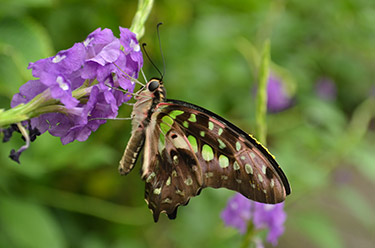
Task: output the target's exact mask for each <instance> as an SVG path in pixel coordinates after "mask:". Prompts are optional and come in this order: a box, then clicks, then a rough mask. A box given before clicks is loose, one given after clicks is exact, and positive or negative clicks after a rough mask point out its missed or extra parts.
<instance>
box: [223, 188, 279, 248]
mask: <svg viewBox="0 0 375 248" xmlns="http://www.w3.org/2000/svg"><path fill="white" fill-rule="evenodd" d="M221 218H222V219H223V221H224V223H225V225H227V226H232V227H235V228H237V229H238V230H239V231H240V233H242V234H244V233H245V232H246V229H247V224H248V222H249V221H250V220H252V222H253V223H254V226H255V228H256V229H264V228H267V229H268V230H269V231H268V235H267V241H268V242H269V243H271V244H272V245H274V246H275V245H277V240H278V238H279V237H280V235H281V234H283V232H284V222H285V220H286V213H285V212H284V204H283V203H279V204H275V205H270V204H263V203H258V202H253V201H251V200H249V199H247V198H246V197H244V196H243V195H241V194H239V193H237V194H236V195H235V196H234V197H232V198H231V199H230V200H229V201H228V204H227V207H226V208H225V209H224V210H223V212H222V213H221Z"/></svg>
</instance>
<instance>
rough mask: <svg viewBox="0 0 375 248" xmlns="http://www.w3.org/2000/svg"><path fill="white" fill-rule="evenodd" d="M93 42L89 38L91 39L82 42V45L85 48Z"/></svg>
mask: <svg viewBox="0 0 375 248" xmlns="http://www.w3.org/2000/svg"><path fill="white" fill-rule="evenodd" d="M93 40H94V37H91V38H87V39H86V40H85V41H84V42H83V45H85V47H87V46H88V45H89V44H90V42H91V41H93Z"/></svg>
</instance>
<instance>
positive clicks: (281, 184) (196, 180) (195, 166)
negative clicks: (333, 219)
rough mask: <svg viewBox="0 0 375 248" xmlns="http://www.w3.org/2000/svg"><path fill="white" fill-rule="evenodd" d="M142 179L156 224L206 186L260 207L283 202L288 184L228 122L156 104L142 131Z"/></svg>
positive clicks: (192, 108) (197, 110)
mask: <svg viewBox="0 0 375 248" xmlns="http://www.w3.org/2000/svg"><path fill="white" fill-rule="evenodd" d="M142 175H143V179H144V180H145V181H146V201H147V202H148V204H149V208H150V209H151V210H152V211H153V214H154V219H155V221H157V219H158V216H159V213H160V212H163V211H165V212H166V213H167V215H168V216H169V217H170V218H174V217H175V216H176V211H177V207H178V206H179V205H184V204H187V202H188V201H189V199H190V198H191V197H193V196H195V195H197V194H199V192H200V190H201V189H202V188H205V187H213V188H221V187H224V188H228V189H231V190H235V191H237V192H239V193H241V194H243V195H244V196H246V197H247V198H249V199H252V200H255V201H258V202H263V203H278V202H282V201H284V199H285V197H286V195H288V194H290V187H289V183H288V181H287V179H286V176H285V175H284V173H283V171H282V170H281V169H280V167H279V166H278V164H277V163H276V161H275V159H274V157H273V156H272V155H271V154H270V153H269V152H268V150H267V149H266V148H265V147H263V146H262V145H261V144H260V143H258V142H257V141H256V140H255V139H254V138H253V137H251V136H249V135H248V134H246V133H245V132H243V131H242V130H241V129H239V128H238V127H236V126H235V125H233V124H232V123H230V122H228V121H226V120H224V119H223V118H221V117H220V116H218V115H216V114H214V113H212V112H210V111H208V110H206V109H203V108H201V107H198V106H196V105H193V104H190V103H186V102H182V101H177V100H168V101H166V102H162V103H159V104H158V106H157V108H156V109H155V112H154V114H153V115H152V116H151V122H150V125H149V127H148V128H147V130H146V143H145V156H144V162H143V174H142Z"/></svg>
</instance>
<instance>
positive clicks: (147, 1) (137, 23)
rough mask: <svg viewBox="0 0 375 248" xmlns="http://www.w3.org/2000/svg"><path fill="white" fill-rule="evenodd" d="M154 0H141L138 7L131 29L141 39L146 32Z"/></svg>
mask: <svg viewBox="0 0 375 248" xmlns="http://www.w3.org/2000/svg"><path fill="white" fill-rule="evenodd" d="M153 4H154V0H139V1H138V9H137V12H136V13H135V16H134V18H133V21H132V25H131V27H130V31H132V32H133V33H135V34H136V35H137V39H138V40H140V39H141V38H142V36H143V35H144V33H145V26H144V25H145V22H146V20H147V18H148V16H149V14H150V12H151V9H152V5H153Z"/></svg>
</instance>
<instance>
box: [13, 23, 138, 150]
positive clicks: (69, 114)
mask: <svg viewBox="0 0 375 248" xmlns="http://www.w3.org/2000/svg"><path fill="white" fill-rule="evenodd" d="M142 65H143V58H142V52H141V49H140V46H139V44H138V41H137V39H136V35H135V34H134V33H132V32H130V31H129V30H128V29H126V28H121V27H120V38H116V37H115V36H114V35H113V33H112V31H111V30H110V29H103V30H102V29H101V28H98V29H96V30H95V31H94V32H92V33H91V34H90V35H89V36H88V37H87V39H86V40H85V41H84V42H81V43H76V44H74V46H73V47H71V48H69V49H67V50H64V51H60V52H58V53H57V54H56V55H55V56H53V57H49V58H46V59H41V60H38V61H36V62H34V63H30V65H29V67H28V68H29V69H32V74H33V76H34V77H35V78H37V79H35V80H31V81H28V82H27V83H26V84H24V85H22V86H21V87H20V92H19V93H17V94H15V95H14V96H13V99H12V102H11V106H12V107H15V106H17V105H18V104H20V103H27V102H29V101H30V100H32V99H33V98H34V97H35V96H37V95H39V94H40V93H43V96H44V97H45V98H46V99H51V100H53V99H56V100H57V101H56V104H57V105H61V106H60V108H59V112H51V113H45V114H42V115H40V116H39V117H36V118H33V119H31V126H32V128H37V129H38V130H39V131H40V132H41V133H44V132H46V131H47V130H48V131H49V132H50V133H51V134H52V135H54V136H58V137H61V142H62V143H63V144H67V143H69V142H72V141H74V140H79V141H84V140H86V139H87V138H88V137H89V135H90V134H91V132H93V131H96V130H97V129H98V128H99V126H100V125H101V124H103V123H105V120H103V119H99V118H114V117H116V116H117V112H118V107H119V106H120V105H121V104H122V103H124V102H126V101H128V100H129V99H130V98H131V95H130V94H124V93H123V92H121V91H119V90H116V89H115V88H119V87H121V88H122V89H124V90H126V91H128V92H133V90H134V82H133V81H132V78H133V79H134V78H137V77H138V73H139V71H140V69H141V67H142ZM75 90H76V91H77V90H81V94H82V92H83V93H84V94H83V95H80V97H75V95H74V94H72V93H74V91H75ZM77 98H78V99H77Z"/></svg>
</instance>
